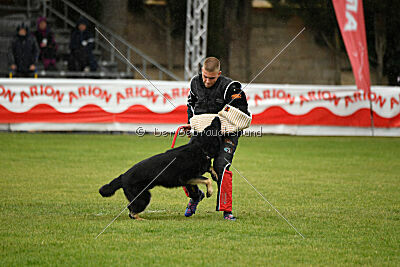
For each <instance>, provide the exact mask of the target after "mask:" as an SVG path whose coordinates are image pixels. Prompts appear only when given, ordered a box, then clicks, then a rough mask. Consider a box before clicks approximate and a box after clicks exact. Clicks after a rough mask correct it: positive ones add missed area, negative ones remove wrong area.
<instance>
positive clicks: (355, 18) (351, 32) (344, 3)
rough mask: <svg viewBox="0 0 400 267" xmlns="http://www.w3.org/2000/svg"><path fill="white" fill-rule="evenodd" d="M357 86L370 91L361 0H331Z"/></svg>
mask: <svg viewBox="0 0 400 267" xmlns="http://www.w3.org/2000/svg"><path fill="white" fill-rule="evenodd" d="M332 2H333V6H334V8H335V13H336V17H337V21H338V23H339V27H340V32H341V33H342V36H343V41H344V44H345V46H346V51H347V54H348V55H349V58H350V62H351V66H352V68H353V73H354V77H355V80H356V84H357V88H358V89H362V90H364V91H365V92H369V91H370V87H371V81H370V75H369V63H368V49H367V39H366V35H365V25H364V10H363V3H362V0H332Z"/></svg>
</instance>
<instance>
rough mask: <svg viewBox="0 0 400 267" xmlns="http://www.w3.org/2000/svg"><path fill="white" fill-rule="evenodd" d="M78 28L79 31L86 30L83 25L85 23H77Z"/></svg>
mask: <svg viewBox="0 0 400 267" xmlns="http://www.w3.org/2000/svg"><path fill="white" fill-rule="evenodd" d="M78 29H79V30H80V31H81V32H84V31H85V30H86V25H85V24H79V25H78Z"/></svg>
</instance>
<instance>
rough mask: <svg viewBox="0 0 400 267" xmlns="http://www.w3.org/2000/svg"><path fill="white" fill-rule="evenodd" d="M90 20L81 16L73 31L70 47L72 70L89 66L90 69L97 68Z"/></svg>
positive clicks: (69, 65)
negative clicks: (89, 26)
mask: <svg viewBox="0 0 400 267" xmlns="http://www.w3.org/2000/svg"><path fill="white" fill-rule="evenodd" d="M87 27H88V21H87V20H86V19H85V18H80V19H79V20H78V23H77V25H76V28H75V29H74V30H73V31H72V33H71V41H70V43H69V49H70V50H71V55H70V58H69V61H68V69H69V70H70V71H83V70H85V67H87V66H89V67H90V71H96V70H97V62H96V59H95V58H94V55H93V49H94V38H93V35H92V34H91V33H90V32H89V31H88V29H87Z"/></svg>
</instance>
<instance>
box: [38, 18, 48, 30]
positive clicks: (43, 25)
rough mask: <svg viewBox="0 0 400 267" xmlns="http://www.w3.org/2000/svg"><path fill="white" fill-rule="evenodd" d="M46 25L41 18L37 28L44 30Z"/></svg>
mask: <svg viewBox="0 0 400 267" xmlns="http://www.w3.org/2000/svg"><path fill="white" fill-rule="evenodd" d="M46 27H47V22H46V21H45V20H42V21H41V22H40V23H39V29H41V30H42V31H44V30H45V29H46Z"/></svg>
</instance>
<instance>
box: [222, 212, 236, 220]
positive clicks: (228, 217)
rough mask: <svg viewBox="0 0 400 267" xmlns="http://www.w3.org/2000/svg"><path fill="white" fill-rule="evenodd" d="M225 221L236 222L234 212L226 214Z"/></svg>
mask: <svg viewBox="0 0 400 267" xmlns="http://www.w3.org/2000/svg"><path fill="white" fill-rule="evenodd" d="M224 219H225V220H230V221H236V217H235V216H233V214H232V212H224Z"/></svg>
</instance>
